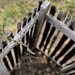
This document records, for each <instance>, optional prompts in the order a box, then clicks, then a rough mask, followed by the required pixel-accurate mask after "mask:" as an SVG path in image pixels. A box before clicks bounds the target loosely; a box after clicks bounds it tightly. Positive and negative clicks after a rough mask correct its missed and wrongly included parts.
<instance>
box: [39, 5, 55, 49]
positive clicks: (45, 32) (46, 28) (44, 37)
mask: <svg viewBox="0 0 75 75" xmlns="http://www.w3.org/2000/svg"><path fill="white" fill-rule="evenodd" d="M55 13H56V6H54V5H52V6H51V9H50V12H49V14H52V15H53V16H55ZM50 27H51V24H50V23H49V22H48V21H47V23H46V27H45V30H44V33H43V37H42V40H41V43H40V45H39V47H40V48H41V47H42V46H43V44H44V41H45V39H46V37H47V34H48V32H49V29H50Z"/></svg>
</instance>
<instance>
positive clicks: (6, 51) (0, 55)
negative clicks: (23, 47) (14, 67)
mask: <svg viewBox="0 0 75 75" xmlns="http://www.w3.org/2000/svg"><path fill="white" fill-rule="evenodd" d="M36 21H37V16H35V17H33V18H32V19H31V21H30V22H29V23H27V24H26V26H25V27H24V28H22V30H21V31H20V32H19V33H18V34H17V35H16V36H15V37H14V40H18V41H19V40H20V39H22V38H23V36H24V35H25V34H26V33H27V32H28V31H29V29H31V28H32V27H33V25H34V24H35V23H36ZM15 45H17V43H16V42H14V41H11V42H10V43H9V44H8V45H7V46H6V47H5V48H4V49H2V53H0V59H1V58H3V57H4V56H5V55H7V54H8V53H9V51H10V50H11V49H12V48H13V47H14V46H15Z"/></svg>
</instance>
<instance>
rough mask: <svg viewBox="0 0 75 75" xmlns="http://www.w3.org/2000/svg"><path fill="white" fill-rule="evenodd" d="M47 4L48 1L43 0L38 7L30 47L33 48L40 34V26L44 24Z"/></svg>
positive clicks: (47, 8) (48, 3) (48, 4)
mask: <svg viewBox="0 0 75 75" xmlns="http://www.w3.org/2000/svg"><path fill="white" fill-rule="evenodd" d="M49 6H50V2H49V1H45V2H44V3H43V4H42V5H41V8H40V11H39V13H38V14H39V15H38V20H37V23H36V25H35V30H34V35H33V42H32V48H34V47H35V46H36V44H37V41H38V37H39V35H40V30H41V29H42V26H43V24H44V21H45V17H46V14H47V11H48V10H49Z"/></svg>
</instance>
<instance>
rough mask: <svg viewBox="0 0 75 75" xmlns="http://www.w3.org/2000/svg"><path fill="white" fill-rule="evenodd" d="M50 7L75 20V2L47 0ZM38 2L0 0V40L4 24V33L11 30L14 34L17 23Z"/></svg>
mask: <svg viewBox="0 0 75 75" xmlns="http://www.w3.org/2000/svg"><path fill="white" fill-rule="evenodd" d="M49 1H50V2H51V5H55V6H56V7H57V13H56V16H57V15H58V13H59V12H60V10H62V11H63V12H64V17H65V16H66V15H67V14H70V15H71V16H72V19H73V20H75V0H49ZM37 2H38V0H0V40H2V39H4V36H3V32H2V28H3V25H4V24H5V25H6V27H5V31H6V32H7V31H8V30H11V31H13V32H14V34H15V32H16V26H17V23H18V22H20V21H21V20H22V18H23V17H26V15H27V13H28V12H29V11H33V9H34V8H35V7H36V6H37Z"/></svg>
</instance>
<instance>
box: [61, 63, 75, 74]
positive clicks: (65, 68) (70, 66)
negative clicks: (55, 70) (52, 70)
mask: <svg viewBox="0 0 75 75" xmlns="http://www.w3.org/2000/svg"><path fill="white" fill-rule="evenodd" d="M74 67H75V62H74V63H72V64H71V65H68V66H66V67H63V68H62V69H61V71H60V72H61V73H65V72H66V71H68V70H70V69H72V68H74Z"/></svg>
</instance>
